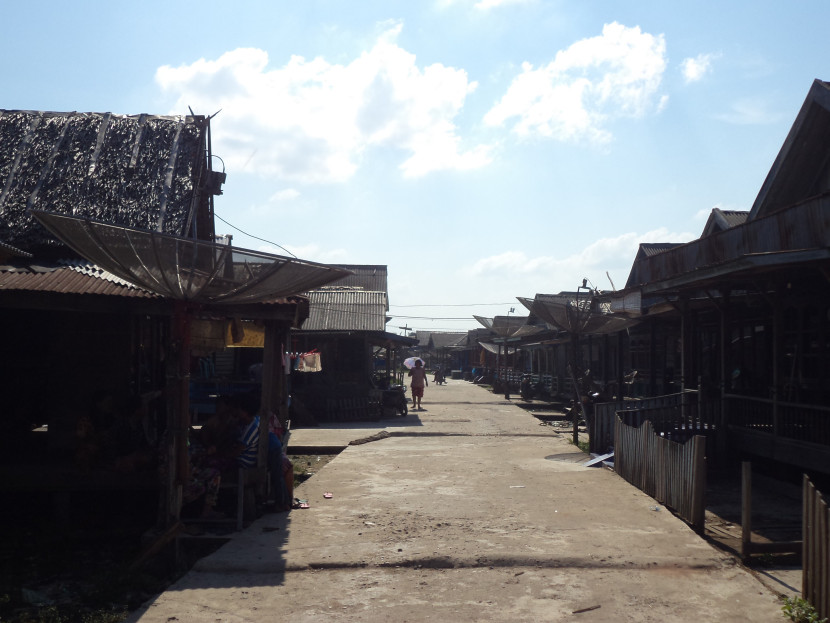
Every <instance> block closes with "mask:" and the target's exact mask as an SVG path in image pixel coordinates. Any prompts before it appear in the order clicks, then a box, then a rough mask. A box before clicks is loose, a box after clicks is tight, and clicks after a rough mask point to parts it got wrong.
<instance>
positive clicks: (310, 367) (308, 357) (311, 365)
mask: <svg viewBox="0 0 830 623" xmlns="http://www.w3.org/2000/svg"><path fill="white" fill-rule="evenodd" d="M302 360H303V371H304V372H321V371H322V370H323V365H322V363H321V361H320V353H319V352H317V351H313V352H310V353H303V356H302Z"/></svg>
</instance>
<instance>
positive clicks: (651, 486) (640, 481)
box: [614, 418, 706, 532]
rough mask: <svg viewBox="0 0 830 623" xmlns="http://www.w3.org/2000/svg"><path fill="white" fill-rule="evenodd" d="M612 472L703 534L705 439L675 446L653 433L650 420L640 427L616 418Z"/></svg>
mask: <svg viewBox="0 0 830 623" xmlns="http://www.w3.org/2000/svg"><path fill="white" fill-rule="evenodd" d="M614 452H615V455H614V470H615V471H616V472H617V473H618V474H619V475H620V476H622V477H623V478H624V479H625V480H627V481H628V482H630V483H631V484H633V485H634V486H635V487H637V488H638V489H640V490H642V491H643V492H644V493H646V494H648V495H650V496H651V497H653V498H654V499H655V500H657V501H658V502H660V503H661V504H663V505H664V506H666V507H668V508H670V509H672V510H673V511H674V512H676V513H677V514H678V515H679V516H680V517H681V518H683V519H684V520H685V521H687V522H688V523H689V524H691V526H692V527H693V528H694V529H695V530H696V531H698V532H703V528H704V516H705V510H706V507H705V493H706V438H705V437H703V436H699V435H696V436H694V437H692V438H691V439H689V440H688V441H687V442H686V443H682V444H681V443H677V442H674V441H671V440H669V439H666V438H665V437H664V436H661V435H660V434H659V433H657V432H655V430H654V426H653V425H652V423H651V422H650V421H645V422H644V423H643V424H642V425H641V426H640V427H639V428H638V427H634V426H629V425H627V424H625V423H623V421H622V419H620V418H617V424H616V427H615V433H614Z"/></svg>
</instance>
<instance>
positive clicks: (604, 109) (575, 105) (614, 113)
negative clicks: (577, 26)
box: [485, 22, 666, 143]
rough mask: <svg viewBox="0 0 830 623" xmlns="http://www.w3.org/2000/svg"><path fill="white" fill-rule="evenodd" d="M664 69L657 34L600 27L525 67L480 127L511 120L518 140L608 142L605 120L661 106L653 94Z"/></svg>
mask: <svg viewBox="0 0 830 623" xmlns="http://www.w3.org/2000/svg"><path fill="white" fill-rule="evenodd" d="M665 70H666V42H665V38H664V36H663V35H657V36H654V35H650V34H648V33H643V32H641V31H640V28H639V27H634V28H627V27H626V26H623V25H621V24H618V23H616V22H614V23H611V24H606V25H605V26H604V27H603V29H602V35H601V36H598V37H592V38H588V39H583V40H581V41H577V42H576V43H574V44H573V45H571V46H570V47H569V48H567V49H565V50H561V51H559V52H558V53H557V54H556V57H555V58H554V60H553V61H551V62H550V63H548V64H547V65H545V66H543V67H539V68H535V69H534V68H533V66H532V65H530V64H529V63H525V64H524V65H523V72H522V74H521V75H519V76H518V77H517V78H515V79H514V81H513V83H512V84H511V85H510V87H509V88H508V90H507V92H506V93H505V95H504V96H503V97H502V99H501V101H499V102H498V103H497V104H496V105H495V106H494V107H493V108H492V109H491V110H490V111H489V112H488V113H487V115H486V116H485V122H486V123H488V124H490V125H503V124H505V123H506V122H507V121H508V120H510V119H513V118H517V121H516V122H515V125H514V126H513V130H514V131H515V132H516V133H517V134H519V135H522V136H527V135H531V134H538V135H541V136H545V137H548V138H553V139H556V140H560V141H578V140H587V141H590V142H595V143H604V142H607V141H609V140H610V139H611V133H610V132H609V131H608V130H607V129H606V127H605V126H606V123H607V122H608V121H609V120H612V119H615V118H620V117H640V116H642V115H644V114H645V113H646V112H648V111H649V110H653V109H655V108H657V107H658V106H661V105H664V104H665V101H664V100H663V99H662V98H660V97H659V93H658V90H659V87H660V82H661V80H662V77H663V74H664V73H665ZM655 100H657V102H655Z"/></svg>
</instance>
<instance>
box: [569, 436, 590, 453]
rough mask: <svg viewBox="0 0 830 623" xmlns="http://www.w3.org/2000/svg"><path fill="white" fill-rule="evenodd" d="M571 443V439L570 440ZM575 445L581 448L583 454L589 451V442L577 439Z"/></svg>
mask: <svg viewBox="0 0 830 623" xmlns="http://www.w3.org/2000/svg"><path fill="white" fill-rule="evenodd" d="M570 442H571V443H573V439H571V440H570ZM576 447H577V448H579V449H580V450H582V451H583V452H584V453H585V454H589V453H590V452H591V448H590V442H588V441H582V440H577V442H576Z"/></svg>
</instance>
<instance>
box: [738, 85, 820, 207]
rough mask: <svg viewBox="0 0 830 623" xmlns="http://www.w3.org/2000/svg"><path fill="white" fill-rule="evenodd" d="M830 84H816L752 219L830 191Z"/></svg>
mask: <svg viewBox="0 0 830 623" xmlns="http://www.w3.org/2000/svg"><path fill="white" fill-rule="evenodd" d="M828 145H830V83H828V82H823V81H821V80H815V81H814V82H813V84H812V86H811V88H810V91H809V92H808V93H807V97H806V98H805V100H804V103H803V104H802V106H801V110H800V111H799V113H798V116H797V117H796V119H795V122H794V123H793V125H792V127H791V128H790V132H789V134H787V138H786V139H785V140H784V144H783V145H782V146H781V150H780V151H779V152H778V156H776V158H775V162H774V163H773V165H772V168H771V169H770V171H769V173H768V174H767V177H766V179H765V180H764V183H763V185H762V186H761V190H760V191H759V192H758V196H757V197H756V199H755V202H754V203H753V205H752V210H751V211H750V215H749V218H750V219H756V218H759V217H762V216H767V215H769V214H772V213H773V212H775V211H777V210H781V209H783V208H786V207H787V206H790V205H793V204H794V203H798V202H800V201H804V200H805V199H808V198H810V197H814V196H816V195H819V194H821V193H824V192H827V191H828V190H830V182H828V176H827V171H828V166H829V165H828V160H827V153H828Z"/></svg>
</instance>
